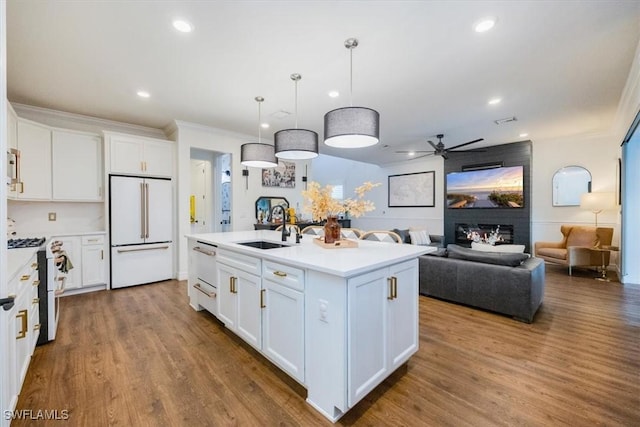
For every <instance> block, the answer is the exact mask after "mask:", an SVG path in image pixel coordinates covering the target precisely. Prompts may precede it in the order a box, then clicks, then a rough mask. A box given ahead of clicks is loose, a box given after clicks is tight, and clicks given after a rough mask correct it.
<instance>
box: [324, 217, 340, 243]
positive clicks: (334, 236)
mask: <svg viewBox="0 0 640 427" xmlns="http://www.w3.org/2000/svg"><path fill="white" fill-rule="evenodd" d="M341 229H342V227H341V226H340V223H339V222H338V217H337V216H330V217H327V222H326V223H325V224H324V242H325V243H335V242H337V241H339V240H340V230H341Z"/></svg>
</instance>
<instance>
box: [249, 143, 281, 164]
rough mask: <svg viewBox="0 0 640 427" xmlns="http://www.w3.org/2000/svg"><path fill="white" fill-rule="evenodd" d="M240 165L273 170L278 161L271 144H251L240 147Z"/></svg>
mask: <svg viewBox="0 0 640 427" xmlns="http://www.w3.org/2000/svg"><path fill="white" fill-rule="evenodd" d="M240 163H241V164H242V165H244V166H249V167H253V168H273V167H276V166H278V159H277V158H276V156H275V150H274V147H273V145H271V144H262V143H257V142H251V143H248V144H242V146H241V147H240Z"/></svg>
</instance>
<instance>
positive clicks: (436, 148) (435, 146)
mask: <svg viewBox="0 0 640 427" xmlns="http://www.w3.org/2000/svg"><path fill="white" fill-rule="evenodd" d="M427 142H428V143H429V144H431V146H432V147H433V149H434V150H436V151H438V146H437V145H436V144H435V143H434V142H433V141H430V140H428V139H427Z"/></svg>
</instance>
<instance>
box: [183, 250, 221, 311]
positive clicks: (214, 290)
mask: <svg viewBox="0 0 640 427" xmlns="http://www.w3.org/2000/svg"><path fill="white" fill-rule="evenodd" d="M216 250H217V248H216V246H214V245H210V244H207V243H203V242H198V241H193V240H189V255H190V256H189V288H188V295H189V302H190V304H191V306H192V307H193V308H194V309H195V310H198V311H200V310H203V309H205V310H207V311H208V312H210V313H211V314H213V315H214V316H217V315H218V279H217V277H216V275H217V272H216Z"/></svg>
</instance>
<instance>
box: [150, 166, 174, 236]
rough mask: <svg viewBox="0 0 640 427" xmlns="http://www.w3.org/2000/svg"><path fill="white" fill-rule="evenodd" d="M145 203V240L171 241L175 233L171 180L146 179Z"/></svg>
mask: <svg viewBox="0 0 640 427" xmlns="http://www.w3.org/2000/svg"><path fill="white" fill-rule="evenodd" d="M144 185H145V203H146V206H147V211H146V212H145V216H146V218H145V222H146V230H145V236H146V238H145V242H146V243H155V242H170V241H171V236H172V235H173V203H172V194H171V192H172V189H171V180H169V179H150V178H146V179H145V180H144Z"/></svg>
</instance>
